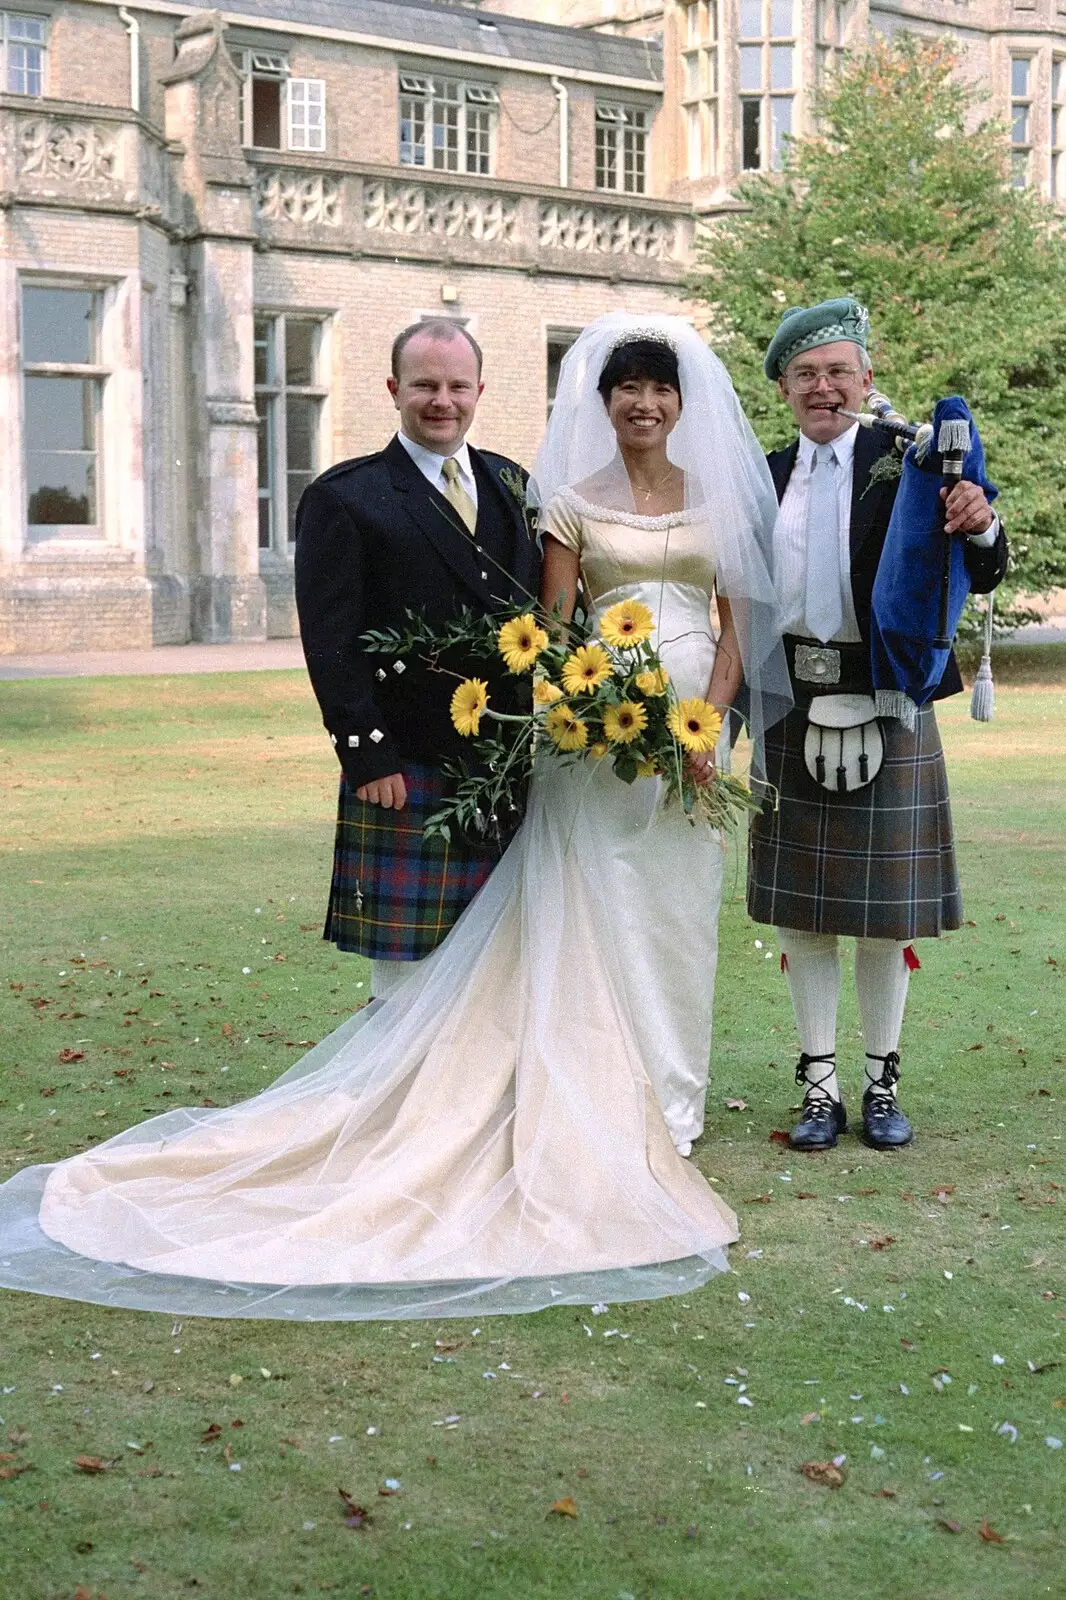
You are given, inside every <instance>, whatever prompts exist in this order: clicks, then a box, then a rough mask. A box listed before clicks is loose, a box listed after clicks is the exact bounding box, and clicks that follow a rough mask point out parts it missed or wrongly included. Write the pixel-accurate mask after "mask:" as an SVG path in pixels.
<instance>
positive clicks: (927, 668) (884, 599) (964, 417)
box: [870, 395, 999, 725]
mask: <svg viewBox="0 0 1066 1600" xmlns="http://www.w3.org/2000/svg"><path fill="white" fill-rule="evenodd" d="M945 422H966V423H968V424H969V427H970V443H969V447H968V449H967V451H966V454H965V456H964V457H963V465H962V476H963V478H964V479H965V480H966V481H967V482H968V483H976V484H979V485H980V486H981V488H982V489H983V490H984V491H985V493H986V495H987V496H988V498H989V500H994V499H995V498H996V495H997V494H998V492H999V491H998V490H997V489H996V487H995V485H994V484H993V483H990V482H989V480H988V478H986V476H985V452H984V448H983V446H982V444H981V437H980V435H979V433H978V432H977V428H976V425H975V424H974V421H973V418H972V416H971V415H970V408H969V406H968V405H967V404H966V402H965V400H962V399H961V398H960V397H959V396H958V395H949V396H948V397H947V398H946V399H945V400H939V401H938V402H937V405H936V409H935V411H934V413H933V444H934V446H935V445H936V443H937V442H938V441H939V439H940V436H941V434H940V430H941V425H942V424H943V423H945ZM943 486H944V476H943V458H942V456H941V455H940V453H939V451H938V450H936V449H935V448H930V450H929V451H928V453H927V454H926V456H925V458H924V459H923V460H922V461H919V460H918V457H917V450H916V447H915V446H914V445H913V444H912V445H910V446H909V447H908V449H907V453H906V455H905V456H904V458H903V473H902V476H901V478H900V484H899V489H898V491H897V493H896V502H895V505H894V507H893V510H892V517H891V520H890V521H889V524H888V532H887V534H886V535H885V543H884V549H883V551H882V554H881V559H880V562H879V563H878V568H877V577H876V578H875V580H874V588H873V608H872V616H871V630H870V649H871V660H872V667H873V682H874V690H875V696H876V701H877V709H878V712H879V713H880V714H881V715H883V716H897V717H900V718H901V719H902V720H903V721H904V722H906V723H907V724H908V725H913V719H914V709H913V708H914V707H915V706H923V705H925V703H926V701H927V700H929V699H930V698H931V697H932V695H933V694H934V692H935V690H936V688H937V685H938V684H939V682H940V680H941V678H942V677H943V676H944V669H945V668H946V666H947V664H948V658H949V656H950V654H951V645H950V643H944V639H945V638H946V639H947V640H949V641H950V640H951V639H953V638H954V635H955V629H956V628H957V627H958V625H959V618H960V616H961V615H962V608H963V606H964V604H965V603H966V596H967V595H968V594H969V592H970V578H969V574H968V573H967V571H966V561H965V550H964V546H965V543H966V541H965V539H963V538H959V537H957V536H956V535H947V534H945V533H944V514H943V507H942V502H941V499H940V490H941V489H942V488H943ZM945 540H947V541H948V542H949V543H950V547H951V548H950V569H949V584H948V606H947V626H946V628H944V629H943V632H942V631H941V620H942V618H941V589H942V574H943V569H944V554H945Z"/></svg>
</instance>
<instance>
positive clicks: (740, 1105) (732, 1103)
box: [725, 1100, 748, 1111]
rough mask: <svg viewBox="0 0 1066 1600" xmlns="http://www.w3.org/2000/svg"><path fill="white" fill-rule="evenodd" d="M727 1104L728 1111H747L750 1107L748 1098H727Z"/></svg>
mask: <svg viewBox="0 0 1066 1600" xmlns="http://www.w3.org/2000/svg"><path fill="white" fill-rule="evenodd" d="M725 1104H726V1110H727V1111H746V1110H747V1109H748V1102H747V1101H746V1100H727V1101H726V1103H725Z"/></svg>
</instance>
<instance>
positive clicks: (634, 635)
mask: <svg viewBox="0 0 1066 1600" xmlns="http://www.w3.org/2000/svg"><path fill="white" fill-rule="evenodd" d="M654 627H655V618H654V617H653V616H652V614H651V612H650V611H649V610H648V608H647V606H646V605H645V604H644V603H643V601H641V600H620V601H619V602H618V604H617V605H616V606H612V607H611V609H610V610H609V611H605V612H604V613H603V616H602V617H601V618H600V633H601V634H602V635H603V638H604V639H605V640H606V642H607V643H608V644H609V645H613V646H614V647H615V649H616V650H633V649H635V648H636V646H637V645H638V644H643V643H644V641H645V639H647V638H648V637H649V635H650V634H651V631H652V629H653V628H654Z"/></svg>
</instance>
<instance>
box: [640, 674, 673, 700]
mask: <svg viewBox="0 0 1066 1600" xmlns="http://www.w3.org/2000/svg"><path fill="white" fill-rule="evenodd" d="M635 681H636V685H637V688H638V689H639V690H640V692H641V694H646V695H647V696H648V698H649V700H650V699H654V697H655V696H656V695H660V694H665V693H666V686H667V684H668V683H669V682H670V674H669V673H668V672H667V670H666V668H665V667H656V668H655V669H654V671H652V670H651V669H649V670H648V671H647V672H638V673H637V676H636V680H635Z"/></svg>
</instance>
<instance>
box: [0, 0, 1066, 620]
mask: <svg viewBox="0 0 1066 1600" xmlns="http://www.w3.org/2000/svg"><path fill="white" fill-rule="evenodd" d="M491 4H492V6H493V9H492V10H489V9H488V8H487V7H483V8H478V7H477V6H475V5H469V4H459V3H455V4H449V3H444V0H442V3H434V0H303V3H302V4H301V5H300V6H296V5H295V4H293V0H229V6H228V9H226V10H225V11H224V12H219V11H213V10H208V9H207V8H206V7H204V6H201V5H197V4H193V3H188V0H185V3H174V0H143V3H140V4H136V5H130V6H129V7H127V6H124V5H120V4H116V3H115V0H0V652H12V651H27V650H47V649H71V648H79V647H80V648H110V647H117V646H121V645H145V644H149V643H153V642H154V643H179V642H182V641H185V640H188V639H197V640H204V641H223V640H227V639H257V638H263V637H266V636H268V635H269V636H284V635H288V634H291V633H292V632H294V631H295V618H294V610H293V602H292V549H293V546H292V530H293V517H294V513H295V507H296V503H297V500H298V498H299V494H300V492H301V490H302V488H303V487H304V485H305V484H306V483H307V482H308V481H309V479H310V478H311V477H312V476H314V475H315V474H316V473H317V472H319V471H321V470H322V469H323V468H324V467H326V466H328V465H329V464H331V463H332V462H334V461H337V460H340V459H343V458H344V457H346V456H352V455H358V454H362V453H364V452H367V451H370V450H374V449H377V448H379V447H380V446H381V445H382V444H383V443H384V442H385V440H386V439H387V438H388V437H389V434H390V433H391V432H392V430H393V426H394V422H395V413H394V411H393V410H392V407H391V402H390V400H389V397H388V395H387V393H386V390H385V385H384V378H385V371H386V365H387V355H388V346H389V342H390V340H391V337H392V334H393V333H394V332H395V331H396V330H397V329H398V328H399V327H401V326H403V325H404V324H405V323H407V322H410V321H413V320H415V319H417V318H420V317H424V316H429V315H434V316H439V315H441V314H445V315H449V316H454V317H457V318H461V319H462V320H463V322H464V323H465V324H466V325H467V326H468V327H469V328H470V329H471V331H472V332H473V333H474V334H475V335H476V337H477V338H478V340H479V341H480V342H481V344H482V345H483V347H484V350H485V357H486V369H485V376H486V382H487V387H486V392H485V396H484V399H483V401H482V404H481V407H480V408H479V412H478V422H477V432H476V435H475V437H476V439H477V440H480V441H481V442H482V443H484V444H486V445H491V446H492V447H494V448H496V449H500V450H503V451H506V452H507V453H509V454H512V455H514V456H516V457H518V458H519V459H522V460H525V461H528V460H529V459H530V458H531V456H532V453H533V451H534V449H535V447H536V444H537V441H538V438H539V436H540V433H541V431H542V429H543V426H544V420H545V417H546V414H547V410H548V407H549V406H550V403H551V393H552V386H553V382H554V377H555V374H556V373H557V370H558V363H559V360H560V359H561V356H562V353H563V352H564V351H565V349H566V347H567V346H568V344H569V343H570V342H572V340H573V338H574V337H575V336H576V333H577V331H578V330H579V329H580V328H581V327H582V326H584V324H585V323H587V322H588V321H590V320H591V319H592V318H594V317H596V316H598V315H600V314H601V313H602V312H604V311H610V310H615V309H625V310H630V311H637V312H640V311H648V312H651V311H659V310H671V309H676V308H677V306H678V303H679V302H678V296H679V293H680V292H682V291H683V285H684V276H685V272H686V268H687V265H688V262H689V259H690V248H691V240H692V232H693V227H694V223H695V220H696V219H697V218H698V216H699V215H700V214H701V213H704V214H705V213H707V212H712V211H715V210H718V209H720V208H722V207H724V206H728V205H730V204H731V203H732V202H731V200H730V193H731V188H732V185H733V184H734V183H735V181H736V177H737V174H738V173H739V172H741V171H743V170H744V169H745V168H751V167H761V168H772V167H773V165H774V164H775V162H776V160H777V159H778V154H779V150H780V139H781V136H782V134H783V133H784V132H787V131H788V130H789V129H791V130H793V131H804V130H805V129H806V128H807V127H808V126H809V125H810V115H811V90H812V87H813V85H815V84H816V83H817V81H818V78H819V75H820V73H821V72H823V71H824V70H825V68H826V65H827V64H831V62H832V60H833V58H834V52H836V51H838V50H840V49H842V48H846V46H847V45H848V44H849V43H851V42H853V41H855V40H858V39H860V38H863V37H865V36H866V35H867V34H868V32H869V30H870V29H871V28H876V29H880V30H882V31H886V32H890V31H892V30H893V29H895V28H898V27H910V28H913V29H917V30H918V31H944V30H945V29H950V30H951V31H952V32H955V33H958V34H959V35H960V36H961V37H962V38H963V39H964V40H965V41H966V42H967V43H968V45H969V47H970V48H969V55H968V64H967V69H966V70H968V71H972V72H973V73H974V75H975V76H976V77H978V78H979V79H981V80H982V81H984V82H986V83H987V84H988V85H989V92H990V96H991V98H992V101H993V106H994V108H996V109H998V110H999V112H1000V114H1001V115H1002V116H1003V117H1004V118H1005V119H1007V120H1009V121H1010V123H1011V127H1012V137H1013V141H1014V145H1015V152H1016V154H1015V160H1016V181H1018V182H1029V183H1033V184H1037V185H1040V186H1042V187H1043V188H1044V190H1045V192H1048V191H1049V190H1050V192H1051V193H1053V194H1054V195H1055V196H1056V197H1062V196H1063V194H1064V193H1066V106H1064V102H1066V75H1064V72H1063V68H1062V61H1063V60H1064V59H1066V0H1034V3H1033V4H1032V5H1021V4H1018V3H1016V0H663V3H659V4H651V3H646V0H545V3H542V4H537V3H534V0H491ZM1057 8H1061V11H1060V10H1059V9H1057Z"/></svg>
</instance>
